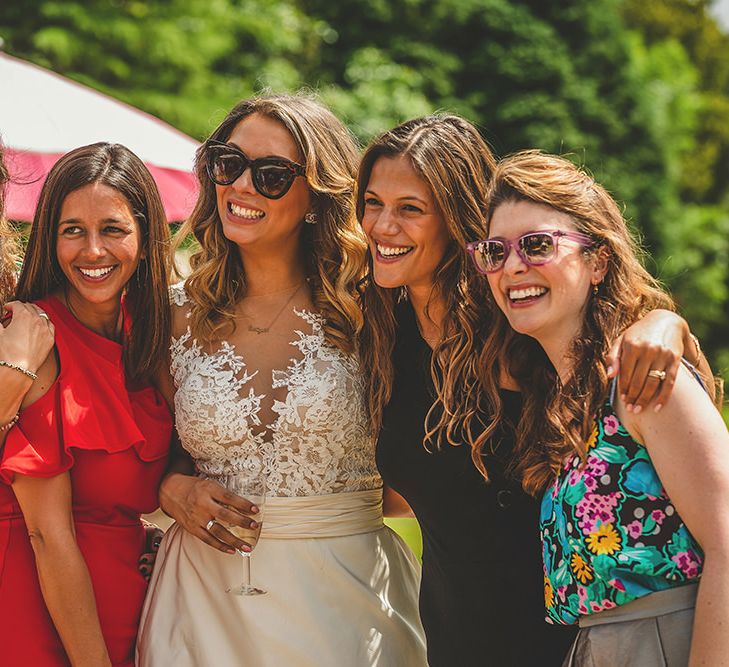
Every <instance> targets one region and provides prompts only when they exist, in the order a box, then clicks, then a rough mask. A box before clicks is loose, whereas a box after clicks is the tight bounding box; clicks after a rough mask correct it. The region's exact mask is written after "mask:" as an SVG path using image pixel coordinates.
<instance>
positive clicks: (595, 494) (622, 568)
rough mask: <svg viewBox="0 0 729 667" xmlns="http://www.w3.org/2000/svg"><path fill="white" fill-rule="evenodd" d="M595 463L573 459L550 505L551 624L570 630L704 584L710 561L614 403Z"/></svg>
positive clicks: (592, 448)
mask: <svg viewBox="0 0 729 667" xmlns="http://www.w3.org/2000/svg"><path fill="white" fill-rule="evenodd" d="M587 446H588V450H587V462H586V464H584V465H583V463H582V461H581V459H580V457H579V456H578V455H577V454H575V455H573V456H571V457H569V458H568V459H567V460H566V461H565V463H564V465H563V467H562V470H561V472H560V474H559V476H558V477H557V479H556V480H555V482H554V484H553V485H552V486H551V487H550V488H549V489H547V491H546V492H545V494H544V497H543V498H542V506H541V516H540V529H541V535H542V553H543V558H544V599H545V604H546V609H547V619H546V620H547V621H548V622H550V623H560V624H565V625H569V624H572V623H576V622H577V620H578V619H579V617H580V616H584V615H587V614H593V613H596V612H600V611H603V610H606V609H612V608H613V607H617V606H619V605H622V604H625V603H627V602H630V601H631V600H635V599H637V598H640V597H642V596H644V595H647V594H648V593H652V592H654V591H660V590H664V589H667V588H672V587H676V586H681V585H683V584H686V583H688V582H689V581H691V580H693V579H696V578H698V577H699V575H700V573H701V567H702V561H703V554H702V552H701V548H700V547H699V545H698V543H697V542H696V540H695V539H694V538H693V536H692V535H691V534H690V533H689V531H688V529H687V528H686V526H685V525H684V523H683V521H682V520H681V517H680V516H679V515H678V513H677V512H676V510H675V508H674V507H673V505H672V504H671V499H670V498H669V497H668V496H667V495H666V492H665V490H664V489H663V485H662V484H661V481H660V479H658V474H657V473H656V470H655V468H654V467H653V464H652V463H651V459H650V456H649V455H648V450H647V449H646V448H645V447H644V446H643V445H641V444H640V443H638V442H636V441H635V440H633V438H631V437H630V435H629V434H628V432H627V431H626V430H625V428H624V427H623V425H622V424H621V423H620V421H619V420H618V418H617V415H616V414H615V411H614V410H613V407H612V405H611V403H610V402H607V403H606V404H605V406H604V407H603V409H602V411H601V414H600V415H598V417H597V418H596V419H595V428H594V430H593V432H592V434H591V435H590V439H589V441H588V443H587Z"/></svg>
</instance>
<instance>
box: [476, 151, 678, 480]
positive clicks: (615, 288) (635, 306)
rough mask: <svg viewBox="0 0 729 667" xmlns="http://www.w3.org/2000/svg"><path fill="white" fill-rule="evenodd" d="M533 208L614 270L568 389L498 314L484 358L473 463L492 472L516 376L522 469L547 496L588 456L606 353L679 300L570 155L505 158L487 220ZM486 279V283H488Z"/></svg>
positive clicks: (590, 315) (600, 293)
mask: <svg viewBox="0 0 729 667" xmlns="http://www.w3.org/2000/svg"><path fill="white" fill-rule="evenodd" d="M522 201H526V202H533V203H536V204H541V205H544V206H549V207H550V208H552V209H554V210H556V211H559V212H561V213H564V214H566V215H568V216H569V217H570V218H571V220H572V222H573V224H574V225H575V228H576V229H577V230H578V231H580V232H582V233H584V234H587V235H588V236H590V237H591V238H592V239H594V244H593V245H592V246H590V247H588V248H586V249H585V250H584V251H583V252H584V257H585V261H594V259H595V254H596V253H604V256H606V257H607V261H608V269H607V273H606V275H605V277H604V279H603V281H602V283H601V284H600V285H599V287H598V290H597V292H596V293H594V292H593V293H591V294H590V296H589V300H588V302H587V304H586V308H585V317H584V322H583V325H582V330H581V331H580V333H579V335H578V336H577V337H576V338H575V340H574V341H573V343H572V348H571V350H570V355H571V357H572V359H573V361H574V370H573V372H572V375H571V377H570V379H569V380H568V381H567V382H566V383H565V384H564V385H563V384H561V382H560V380H559V377H558V375H557V373H556V371H555V370H554V367H553V366H552V364H551V362H550V361H549V359H548V357H547V355H546V354H545V352H544V351H543V349H542V347H541V346H540V345H539V343H537V341H536V340H535V339H533V338H531V337H529V336H526V335H523V334H518V333H516V332H515V331H513V329H511V327H510V325H509V322H508V320H507V319H506V317H505V316H504V315H503V313H502V312H501V311H500V310H499V311H498V313H496V314H495V316H494V320H493V322H492V326H491V328H490V331H489V335H488V337H487V339H486V344H485V345H484V347H483V350H482V354H481V361H480V365H481V372H482V374H483V376H484V388H485V391H486V395H487V398H486V401H487V403H488V405H489V410H490V413H491V415H493V420H492V421H491V423H490V424H489V425H488V427H487V428H486V429H485V430H484V432H483V433H482V434H481V435H480V436H479V438H478V439H477V440H476V442H475V443H474V447H473V450H472V456H473V461H474V463H475V464H476V466H477V467H479V469H481V470H482V471H483V465H482V463H481V455H480V454H481V449H482V447H483V446H484V444H485V443H486V441H487V440H488V438H489V436H490V435H491V434H492V433H493V432H494V429H496V428H497V426H498V422H499V419H500V415H501V399H500V397H499V392H498V387H499V380H500V377H501V373H502V372H503V370H507V371H508V372H510V373H511V375H512V376H513V377H514V378H515V379H516V380H517V381H518V383H519V385H520V387H521V389H522V391H523V395H524V409H523V412H522V415H521V419H520V421H519V424H518V426H517V432H516V456H515V467H516V470H517V472H518V474H519V475H520V476H521V479H522V485H523V487H524V489H525V490H526V491H527V492H528V493H531V494H533V495H536V494H538V493H539V492H540V491H542V490H544V488H545V487H546V486H547V485H548V484H549V483H550V482H551V481H552V480H553V479H554V475H555V473H556V471H558V470H559V468H560V466H561V464H562V462H563V461H564V459H565V457H566V456H568V455H569V454H571V453H572V452H575V451H576V452H578V453H579V454H580V456H582V457H583V458H585V456H586V449H587V444H586V443H587V440H588V438H589V436H590V433H591V431H592V429H593V424H594V418H595V415H596V414H598V411H599V410H600V408H601V407H602V406H603V405H604V402H605V400H606V398H607V396H608V391H609V381H608V378H607V367H606V364H605V357H606V355H607V353H608V351H609V349H610V345H611V343H612V342H613V341H614V340H615V338H616V337H617V336H618V335H619V334H620V333H622V332H623V331H624V330H625V329H626V328H627V327H629V326H630V325H631V324H633V323H634V322H635V321H636V320H638V319H640V318H641V317H642V316H643V315H644V314H646V313H647V312H648V311H650V310H653V309H655V308H667V309H673V302H672V300H671V298H670V297H669V296H668V295H667V294H666V293H665V292H664V291H663V290H662V288H661V286H660V284H659V283H658V281H657V280H656V279H655V278H653V277H652V276H651V275H650V274H649V273H648V271H647V270H646V269H645V268H644V267H643V264H642V261H641V259H642V257H643V255H644V253H643V252H642V250H641V249H640V247H639V246H638V244H637V242H636V241H635V239H634V238H633V235H632V234H631V232H630V230H629V228H628V225H627V223H626V222H625V219H624V218H623V215H622V213H621V211H620V208H619V207H618V205H617V204H616V202H615V200H614V199H613V198H612V197H611V196H610V195H609V194H608V193H607V191H606V190H605V189H604V188H603V187H602V186H601V185H599V184H598V183H596V182H595V181H594V179H593V178H592V177H591V176H590V175H589V174H588V173H587V172H586V171H585V170H583V169H581V168H579V167H577V166H575V165H574V164H573V163H572V162H570V161H569V160H567V159H564V158H561V157H557V156H554V155H547V154H544V153H541V152H539V151H524V152H521V153H517V154H515V155H512V156H510V157H508V158H505V159H504V160H502V161H501V162H500V163H499V165H498V166H497V167H496V169H495V171H494V173H493V176H492V180H491V185H490V188H489V192H488V210H487V215H488V223H489V224H490V223H491V219H492V217H493V215H494V211H495V210H496V209H497V208H498V207H499V206H501V205H502V204H505V203H509V202H522ZM484 282H486V281H485V279H484Z"/></svg>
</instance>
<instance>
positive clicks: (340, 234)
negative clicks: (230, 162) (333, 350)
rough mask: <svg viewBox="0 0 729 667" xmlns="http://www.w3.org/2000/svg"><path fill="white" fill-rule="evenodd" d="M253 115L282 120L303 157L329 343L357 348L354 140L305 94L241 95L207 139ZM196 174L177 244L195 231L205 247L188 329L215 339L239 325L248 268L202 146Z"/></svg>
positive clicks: (309, 237)
mask: <svg viewBox="0 0 729 667" xmlns="http://www.w3.org/2000/svg"><path fill="white" fill-rule="evenodd" d="M252 114H261V115H263V116H267V117H268V118H271V119H273V120H275V121H277V122H279V123H281V124H282V125H283V126H284V127H285V128H286V129H287V130H288V131H289V132H290V133H291V136H292V137H293V139H294V141H295V143H296V145H297V147H298V149H299V152H300V154H301V155H302V156H303V161H304V163H305V167H306V181H307V184H308V186H309V188H310V190H311V193H312V201H313V210H314V212H315V213H316V215H317V219H318V222H317V224H315V225H308V224H305V225H303V229H302V237H301V238H302V244H303V255H304V257H305V258H306V261H307V263H308V266H307V274H308V278H309V281H308V283H309V287H310V289H311V294H312V300H313V302H314V305H315V306H316V308H317V310H318V311H319V312H320V313H321V314H322V316H323V317H324V321H325V323H324V334H325V337H326V339H327V341H328V342H329V343H330V344H332V345H335V346H336V347H338V348H339V349H341V350H343V351H345V352H348V353H350V352H353V351H354V348H355V338H356V335H357V333H358V332H359V330H360V329H361V328H362V311H361V308H360V304H359V299H358V295H357V284H358V283H359V282H360V281H361V279H362V267H363V265H364V256H365V252H366V241H365V238H364V234H363V233H362V230H361V229H360V227H359V225H358V224H357V221H356V219H355V216H354V204H353V190H354V176H355V170H356V167H357V157H358V149H357V145H356V143H355V141H354V139H353V137H352V135H351V134H350V132H349V131H348V130H347V128H346V127H345V126H344V125H343V124H342V122H341V121H340V120H339V119H338V118H337V117H336V116H335V115H334V114H333V113H332V112H331V111H329V110H328V109H327V108H326V107H324V106H323V105H322V104H320V103H319V102H318V101H316V100H315V99H314V98H313V97H311V96H309V95H306V94H303V93H300V94H296V95H266V96H260V97H253V98H251V99H248V100H244V101H242V102H240V103H239V104H237V105H236V106H235V107H234V108H233V109H232V110H231V111H230V113H229V114H228V115H227V116H226V117H225V119H224V120H223V122H222V123H221V124H220V125H219V126H218V127H217V128H216V129H215V131H214V132H213V133H212V134H211V136H210V139H214V140H216V141H227V140H228V138H229V137H230V135H231V134H232V132H233V130H234V129H235V127H236V125H238V123H240V122H241V121H242V120H243V119H244V118H247V117H248V116H250V115H252ZM195 173H196V175H197V179H198V183H199V185H200V194H199V197H198V200H197V203H196V204H195V208H194V210H193V212H192V215H191V216H190V218H189V220H188V221H187V222H186V223H185V225H183V226H182V227H181V228H180V231H179V232H178V235H177V239H178V243H180V242H182V240H183V239H184V238H185V237H186V236H187V235H188V234H189V233H192V234H193V235H194V236H195V239H196V240H197V242H198V244H199V246H200V248H199V250H198V251H197V252H196V253H195V254H193V255H192V257H191V261H190V265H191V267H192V272H191V274H190V276H189V277H188V278H187V280H186V283H185V286H186V290H187V293H188V295H189V297H190V300H191V302H192V307H191V320H190V326H191V330H192V331H193V333H194V335H195V336H197V337H198V338H200V339H201V340H205V341H212V340H214V339H216V338H218V337H220V335H221V333H222V332H223V331H225V330H227V328H234V327H235V322H234V315H233V308H234V306H235V304H236V303H237V302H238V301H239V300H240V299H241V298H243V296H245V292H246V281H245V271H244V266H243V262H242V260H241V256H240V253H239V252H238V248H237V246H236V245H235V244H234V243H233V242H231V241H229V240H228V239H227V238H225V236H224V234H223V229H222V225H221V222H220V217H219V215H218V208H217V201H216V196H215V185H214V184H213V183H212V181H211V180H210V179H209V178H208V175H207V172H206V170H205V146H204V145H203V146H202V147H201V148H200V149H199V150H198V152H197V157H196V160H195Z"/></svg>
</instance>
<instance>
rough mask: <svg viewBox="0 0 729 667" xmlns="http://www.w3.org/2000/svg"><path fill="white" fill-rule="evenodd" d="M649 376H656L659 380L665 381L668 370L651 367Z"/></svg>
mask: <svg viewBox="0 0 729 667" xmlns="http://www.w3.org/2000/svg"><path fill="white" fill-rule="evenodd" d="M648 377H649V378H655V379H656V380H658V382H663V381H664V380H665V379H666V371H659V370H658V369H656V368H651V370H649V371H648Z"/></svg>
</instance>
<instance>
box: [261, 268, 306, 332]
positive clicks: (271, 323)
mask: <svg viewBox="0 0 729 667" xmlns="http://www.w3.org/2000/svg"><path fill="white" fill-rule="evenodd" d="M305 282H306V281H304V282H302V283H299V285H298V286H297V287H296V289H295V290H294V291H293V292H291V296H290V297H289V298H288V299H286V302H285V303H284V305H283V306H281V309H280V310H279V311H278V312H277V313H276V315H275V316H274V318H273V319H272V320H271V321H270V322H269V323H268V326H267V327H257V326H255V325H253V324H249V325H248V331H251V332H253V333H255V334H259V335H260V334H264V333H268V332H269V330H270V329H271V327H272V326H273V325H274V324H276V322H278V318H279V317H281V314H282V313H283V311H284V310H285V309H286V306H288V305H289V304H290V303H291V302H292V301H293V299H294V297H295V296H296V295H297V294H298V293H299V290H300V289H301V286H302V285H303V284H304V283H305Z"/></svg>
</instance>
